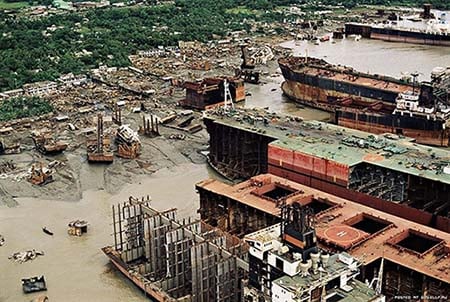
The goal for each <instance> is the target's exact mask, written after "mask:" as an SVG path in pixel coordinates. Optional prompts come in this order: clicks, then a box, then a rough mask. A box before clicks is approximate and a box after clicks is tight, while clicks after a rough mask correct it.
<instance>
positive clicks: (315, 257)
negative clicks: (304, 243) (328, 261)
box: [309, 252, 320, 273]
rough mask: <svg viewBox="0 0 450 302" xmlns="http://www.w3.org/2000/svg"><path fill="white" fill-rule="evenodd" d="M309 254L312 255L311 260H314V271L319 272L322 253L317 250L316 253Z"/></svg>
mask: <svg viewBox="0 0 450 302" xmlns="http://www.w3.org/2000/svg"><path fill="white" fill-rule="evenodd" d="M309 256H310V257H311V261H312V269H313V272H314V273H315V272H317V268H318V267H319V258H320V253H319V252H316V253H311V254H309Z"/></svg>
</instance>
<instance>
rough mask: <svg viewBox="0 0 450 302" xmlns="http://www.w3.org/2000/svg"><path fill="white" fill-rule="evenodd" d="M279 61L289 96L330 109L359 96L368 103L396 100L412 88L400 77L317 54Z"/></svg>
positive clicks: (313, 105) (393, 101)
mask: <svg viewBox="0 0 450 302" xmlns="http://www.w3.org/2000/svg"><path fill="white" fill-rule="evenodd" d="M278 64H279V66H280V69H281V72H282V74H283V77H284V79H285V81H284V82H283V84H282V85H281V89H282V90H283V93H284V94H285V95H286V96H287V97H289V98H291V99H293V100H295V101H297V102H301V103H303V104H306V105H308V106H312V107H315V108H319V109H322V110H326V111H331V112H333V111H334V110H335V108H336V104H335V102H336V101H337V100H340V99H344V98H349V97H357V98H359V99H361V100H362V101H364V102H368V103H371V102H380V101H381V102H384V103H386V104H395V100H396V98H397V97H398V95H399V93H404V92H406V91H409V90H413V87H412V86H411V85H410V84H408V83H406V82H403V81H401V80H398V79H395V78H391V77H387V76H380V75H372V74H368V73H362V72H358V71H355V70H353V69H352V68H351V67H342V66H337V65H332V64H329V63H327V62H326V61H324V60H321V59H317V58H304V57H288V58H281V59H279V60H278Z"/></svg>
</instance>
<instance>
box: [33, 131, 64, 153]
mask: <svg viewBox="0 0 450 302" xmlns="http://www.w3.org/2000/svg"><path fill="white" fill-rule="evenodd" d="M31 138H32V139H33V142H34V145H35V147H36V150H37V151H39V152H40V153H42V154H57V153H61V152H63V151H64V150H66V149H67V144H66V143H63V142H60V141H56V140H55V139H54V138H53V135H52V133H51V132H50V131H49V130H43V131H33V132H32V134H31Z"/></svg>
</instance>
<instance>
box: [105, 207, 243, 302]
mask: <svg viewBox="0 0 450 302" xmlns="http://www.w3.org/2000/svg"><path fill="white" fill-rule="evenodd" d="M113 227H114V245H113V246H109V247H105V248H103V251H104V252H105V254H106V255H107V256H108V257H109V258H110V260H111V261H112V263H113V264H114V265H115V266H116V267H117V268H118V269H119V270H120V271H121V272H122V273H123V274H125V276H126V277H127V278H129V279H130V280H131V281H132V282H134V283H135V284H136V285H137V286H139V287H140V288H141V289H142V290H143V291H144V292H145V293H146V294H148V295H149V296H151V298H152V299H154V300H156V301H183V302H189V301H192V302H195V301H201V302H203V301H204V302H206V301H242V296H243V290H242V284H241V280H242V279H243V278H244V276H245V274H246V272H247V271H248V264H247V262H246V257H247V252H248V246H247V245H246V244H245V243H244V242H242V241H241V240H239V239H238V238H237V237H234V236H231V235H229V234H226V233H224V232H223V231H221V230H219V229H217V228H213V227H211V226H209V225H207V224H205V223H203V222H201V221H199V220H195V221H191V220H182V221H178V220H176V211H175V209H171V210H167V211H165V212H159V211H157V210H155V209H153V208H151V207H150V206H149V204H148V201H138V200H135V199H133V198H130V200H129V202H127V203H124V204H119V205H117V206H115V207H113Z"/></svg>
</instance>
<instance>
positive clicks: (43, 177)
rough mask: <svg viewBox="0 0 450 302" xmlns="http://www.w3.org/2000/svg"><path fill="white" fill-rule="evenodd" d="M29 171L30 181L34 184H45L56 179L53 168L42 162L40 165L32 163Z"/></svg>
mask: <svg viewBox="0 0 450 302" xmlns="http://www.w3.org/2000/svg"><path fill="white" fill-rule="evenodd" d="M28 172H29V174H28V181H29V182H31V183H32V184H33V185H45V184H48V183H50V182H52V181H53V180H54V179H53V170H52V169H50V168H48V167H44V165H43V164H42V163H40V164H39V165H37V164H36V165H32V166H31V168H30V170H29V171H28Z"/></svg>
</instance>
